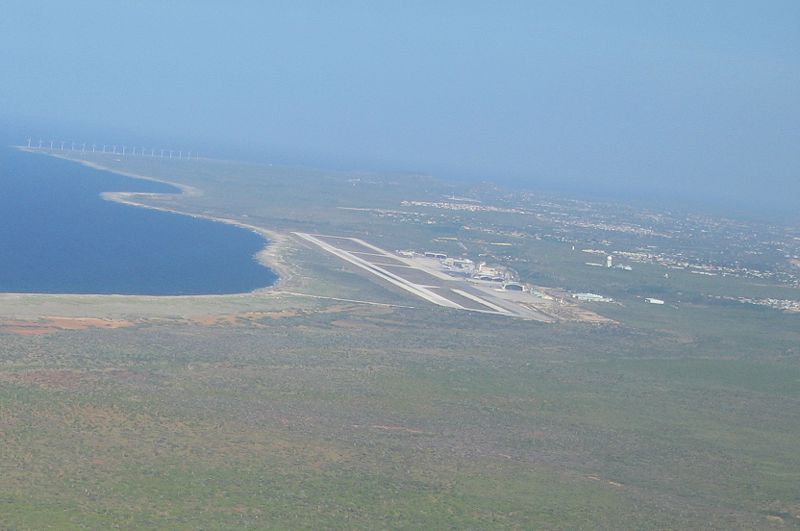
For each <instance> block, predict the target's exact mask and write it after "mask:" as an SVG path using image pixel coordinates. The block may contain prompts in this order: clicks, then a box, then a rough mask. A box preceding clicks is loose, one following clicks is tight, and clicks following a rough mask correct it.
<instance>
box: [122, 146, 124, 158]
mask: <svg viewBox="0 0 800 531" xmlns="http://www.w3.org/2000/svg"><path fill="white" fill-rule="evenodd" d="M122 156H123V157H124V156H125V146H122Z"/></svg>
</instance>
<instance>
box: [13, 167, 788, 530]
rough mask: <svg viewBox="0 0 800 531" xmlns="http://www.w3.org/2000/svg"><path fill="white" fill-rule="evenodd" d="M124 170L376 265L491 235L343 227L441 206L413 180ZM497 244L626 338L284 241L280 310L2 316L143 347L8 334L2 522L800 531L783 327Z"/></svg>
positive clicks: (155, 306)
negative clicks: (346, 241) (463, 299)
mask: <svg viewBox="0 0 800 531" xmlns="http://www.w3.org/2000/svg"><path fill="white" fill-rule="evenodd" d="M106 162H109V163H113V162H112V161H106ZM117 164H118V165H120V167H121V166H122V163H117ZM125 169H127V170H129V171H132V172H135V173H147V174H150V175H154V176H160V177H163V178H167V177H169V178H170V180H175V181H179V182H185V183H186V184H189V185H192V186H195V187H197V188H199V189H202V190H203V192H204V193H203V195H201V196H196V197H182V198H179V199H171V200H168V201H165V200H163V199H153V200H152V201H153V202H159V203H168V204H169V206H170V207H172V208H176V209H180V210H184V211H188V212H195V213H206V214H211V215H217V216H222V217H236V218H238V219H240V220H242V221H246V222H248V223H253V224H256V225H259V226H263V227H265V228H268V229H275V230H281V231H291V230H304V231H319V232H326V233H337V234H342V235H358V236H360V237H364V238H365V239H368V240H369V241H372V242H374V243H376V244H378V245H381V246H383V247H385V248H390V249H393V248H426V247H433V246H434V245H437V249H438V248H442V249H445V250H447V251H448V252H456V251H455V250H454V249H456V248H457V247H455V246H454V244H452V243H450V242H434V241H433V240H434V239H435V238H438V237H441V236H457V237H458V238H459V241H461V242H462V243H463V244H464V245H465V246H466V247H467V248H468V249H469V250H470V251H469V252H476V253H477V252H483V250H484V248H483V247H481V246H482V245H485V243H481V242H482V241H483V242H486V241H489V240H488V238H486V237H484V236H480V235H475V234H472V233H470V232H468V231H463V232H459V231H461V229H460V228H459V227H461V226H462V225H464V224H467V223H468V222H467V221H465V220H466V217H467V214H466V213H458V216H459V217H460V218H463V219H462V221H461V222H459V223H456V222H454V221H453V220H452V219H450V221H448V222H447V223H444V222H443V223H442V224H441V225H438V226H433V227H431V226H428V225H425V224H422V223H419V224H415V223H410V222H401V221H398V220H397V219H395V218H389V217H380V216H374V215H372V214H369V213H364V212H357V211H347V210H341V209H337V208H336V207H337V206H347V207H360V208H384V209H399V206H398V205H399V201H400V200H401V199H405V198H407V197H413V198H420V197H423V198H427V197H430V198H438V197H440V196H441V194H446V193H452V190H450V189H449V188H448V187H447V186H445V185H442V184H437V183H435V182H433V181H430V180H428V179H424V178H417V177H415V178H413V179H411V180H408V181H406V180H404V178H402V177H400V176H388V177H386V176H384V177H381V176H361V177H362V178H363V180H364V181H368V180H379V179H382V180H384V181H386V182H387V183H397V184H393V185H390V186H379V185H371V184H363V183H362V184H356V185H354V184H352V183H349V182H348V179H350V178H352V177H353V176H352V175H344V174H325V173H321V172H312V171H308V172H293V171H289V170H284V169H277V168H260V167H254V166H244V165H234V164H227V163H221V162H214V163H203V162H202V161H201V162H199V163H190V164H178V163H164V162H157V163H156V162H151V161H146V160H138V161H137V160H136V159H131V160H130V161H126V162H125ZM242 215H246V217H242ZM448 219H449V218H448ZM443 227H446V228H443ZM471 234H472V235H471ZM439 245H441V247H438V246H439ZM447 246H452V249H453V250H451V248H450V247H447ZM487 248H488V247H487ZM502 249H503V252H504V253H506V252H507V253H508V256H509V257H510V258H519V259H520V260H519V261H515V262H510V263H512V264H514V265H513V267H515V268H516V269H517V270H518V271H519V272H520V274H521V275H522V276H523V278H527V279H528V280H531V281H533V282H539V283H542V284H545V285H550V286H552V287H566V288H571V289H576V290H577V289H589V288H592V289H594V290H597V291H598V292H601V293H608V294H611V295H612V296H614V297H615V298H616V299H618V300H619V302H620V303H619V304H608V305H601V306H592V308H593V309H595V310H596V311H598V312H601V313H603V315H605V316H607V317H610V318H612V319H614V320H615V321H616V322H617V324H612V325H602V326H600V325H594V324H584V323H560V324H554V325H543V324H539V323H534V322H527V321H521V320H514V319H508V318H502V317H496V316H483V315H478V314H472V313H467V312H459V311H453V310H448V309H445V308H439V307H433V306H430V305H427V304H425V303H424V302H422V301H420V300H417V299H413V298H410V297H409V296H408V295H407V294H405V293H404V292H402V291H397V290H395V289H393V288H391V287H388V286H384V285H381V284H377V283H376V282H374V281H373V280H371V279H370V278H369V277H366V276H362V275H361V274H359V273H358V272H356V271H354V270H352V269H350V268H349V267H347V265H346V264H345V263H343V262H341V261H337V259H335V258H334V257H332V256H329V255H326V254H324V253H321V252H318V251H316V250H315V249H313V248H311V247H307V246H305V245H303V244H302V242H299V241H295V240H289V241H288V242H286V243H285V246H284V248H283V250H282V252H281V257H280V258H281V260H283V261H284V262H285V263H287V264H291V265H292V268H293V269H292V275H291V277H290V278H289V279H287V281H286V282H285V283H284V285H283V286H282V287H281V288H280V289H282V290H285V292H286V293H283V294H256V295H242V296H225V297H190V298H164V299H158V298H146V297H138V298H137V297H129V298H113V297H70V296H53V297H48V296H34V295H30V296H22V297H15V298H5V299H3V301H2V302H3V306H2V311H0V314H2V317H3V319H5V320H8V319H18V320H19V319H29V320H30V319H35V318H37V316H44V315H74V316H94V317H114V318H119V319H128V320H130V322H131V323H133V326H131V327H129V328H118V329H94V328H87V329H84V330H72V331H59V332H55V333H50V334H44V335H30V336H23V335H19V334H17V333H13V332H12V331H11V330H10V329H9V328H5V329H3V328H0V434H2V441H3V451H2V455H1V456H0V466H1V467H2V468H1V469H0V470H2V474H1V475H0V492H2V495H0V527H2V528H11V529H34V528H35V529H38V528H48V527H49V528H56V529H70V528H95V529H100V528H109V527H113V526H118V527H122V528H142V527H158V528H186V529H196V528H204V529H230V528H233V527H238V528H253V529H255V528H264V527H279V528H287V527H296V528H312V529H319V528H408V529H419V528H517V529H519V528H524V529H530V528H543V529H594V528H605V529H646V528H660V529H664V528H697V529H700V528H702V529H754V528H768V527H770V526H774V527H775V528H788V527H792V526H794V527H800V489H798V485H800V452H798V451H797V449H798V444H797V441H798V440H800V407H798V406H799V405H800V364H798V361H800V318H799V317H798V316H797V315H790V314H782V313H780V312H778V311H775V310H770V309H765V308H754V307H750V306H745V305H739V304H736V305H733V304H727V305H723V304H718V303H713V302H709V301H708V300H707V299H705V298H704V297H702V296H701V294H702V293H705V292H711V291H712V290H713V289H716V288H714V287H713V286H718V287H719V284H715V283H718V282H720V281H722V279H705V278H702V279H698V278H695V277H696V276H695V275H689V276H687V278H686V279H684V278H682V277H680V276H678V277H673V278H671V279H670V281H671V282H672V283H670V284H669V285H667V286H666V287H665V288H664V289H665V290H666V291H665V292H666V293H669V294H670V295H671V294H677V293H678V292H680V293H681V300H682V301H685V302H677V300H671V301H670V304H668V305H664V306H659V307H656V306H651V305H646V304H645V303H644V302H643V301H642V300H641V298H640V297H642V296H649V295H651V294H652V293H651V292H652V290H653V289H654V288H653V286H656V285H659V284H657V283H658V282H659V280H658V279H659V278H662V276H663V275H662V270H661V269H659V268H657V266H646V267H637V268H636V269H635V270H634V271H632V272H619V271H607V270H605V269H592V268H586V267H585V266H582V263H583V261H586V260H585V259H584V257H581V256H576V252H573V251H571V247H570V246H568V245H567V244H561V243H556V242H552V241H540V240H534V239H520V240H519V241H515V244H514V247H511V248H505V247H503V248H502ZM577 254H580V253H579V251H578V252H577ZM523 258H526V259H525V260H522V259H523ZM626 274H627V275H628V277H625V278H628V279H630V280H627V281H626V282H621V281H620V280H619V279H620V278H622V276H623V275H626ZM589 275H594V276H591V277H590V276H589ZM704 282H705V283H704ZM724 282H737V281H736V280H735V279H724ZM695 283H697V284H695ZM748 285H749V284H748V282H746V281H739V283H737V284H736V289H740V290H742V292H745V293H747V290H748V289H749V288H748ZM709 286H711V287H709ZM723 287H724V286H723ZM720 289H721V288H720ZM726 289H727V288H726ZM763 289H775V290H788V289H789V288H785V287H782V286H777V285H775V286H768V287H765V288H763ZM293 293H302V294H310V295H315V296H322V297H334V298H337V299H352V300H357V301H371V302H377V303H385V304H394V305H398V306H388V305H387V306H377V305H367V304H361V303H357V302H344V301H341V300H332V299H325V298H314V297H306V296H302V295H294V294H293ZM399 306H411V307H413V308H407V307H399ZM209 316H211V317H210V318H209ZM215 316H216V318H217V319H216V320H215Z"/></svg>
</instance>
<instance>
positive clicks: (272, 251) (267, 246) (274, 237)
mask: <svg viewBox="0 0 800 531" xmlns="http://www.w3.org/2000/svg"><path fill="white" fill-rule="evenodd" d="M15 147H16V148H17V149H19V150H20V151H26V152H28V153H39V154H43V155H49V156H51V157H55V158H59V159H63V160H67V161H69V162H74V163H77V164H82V165H83V166H86V167H89V168H92V169H95V170H100V171H107V172H110V173H115V174H117V175H122V176H124V177H130V178H132V179H141V180H145V181H151V182H157V183H162V184H167V185H170V186H174V187H175V188H177V189H178V190H180V192H179V193H153V192H103V193H101V194H100V196H101V197H102V198H103V199H105V200H107V201H114V202H116V203H120V204H124V205H130V206H135V207H140V208H147V209H150V210H158V211H161V212H170V213H172V214H179V215H181V216H189V217H193V218H198V219H207V220H210V221H214V222H217V223H224V224H226V225H233V226H236V227H239V228H242V229H247V230H250V231H251V232H254V233H256V234H258V235H259V236H261V238H262V239H263V240H264V242H265V243H264V247H263V248H262V249H261V250H260V251H258V252H257V253H256V254H255V259H256V261H257V262H258V263H259V264H261V265H262V266H264V267H266V268H268V269H270V270H272V271H273V272H275V274H276V275H277V279H276V280H275V282H274V283H273V284H272V285H271V286H264V287H261V288H256V289H254V290H252V291H246V292H241V293H223V294H213V293H209V294H199V295H125V294H102V293H101V294H91V293H76V294H67V293H57V294H50V293H10V292H6V293H2V294H0V295H60V296H63V295H71V296H81V295H85V296H87V297H132V298H137V297H146V298H152V297H158V298H189V297H203V298H207V297H231V296H237V295H239V296H243V295H266V294H270V293H278V292H280V291H281V288H282V287H284V285H285V284H286V282H287V280H288V279H289V278H291V276H292V275H291V270H290V268H289V267H288V265H287V264H286V263H285V262H284V261H283V259H282V257H281V253H280V251H282V250H283V249H285V248H286V247H287V246H288V243H289V237H288V236H287V235H285V234H281V233H279V232H275V231H272V230H269V229H266V228H264V227H259V226H257V225H253V224H250V223H246V222H243V221H239V220H236V219H232V218H222V217H216V216H209V215H204V214H194V213H190V212H182V211H180V210H176V209H173V208H165V207H159V206H154V205H148V204H145V203H142V202H139V201H136V200H135V199H136V198H138V197H150V198H176V197H181V196H192V197H197V196H199V195H202V194H203V192H202V190H200V189H198V188H195V187H193V186H189V185H186V184H183V183H178V182H173V181H167V180H164V179H159V178H156V177H151V176H148V175H140V174H136V173H131V172H126V171H122V170H116V169H113V168H109V167H107V166H103V165H102V164H99V163H96V162H92V161H88V160H80V159H74V158H70V157H67V156H64V155H59V154H56V153H48V152H42V151H38V150H36V149H28V148H27V147H24V146H15Z"/></svg>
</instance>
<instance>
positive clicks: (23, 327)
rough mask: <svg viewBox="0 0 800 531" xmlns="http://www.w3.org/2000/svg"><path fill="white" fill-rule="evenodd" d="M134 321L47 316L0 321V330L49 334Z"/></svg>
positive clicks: (110, 326) (109, 327) (123, 324)
mask: <svg viewBox="0 0 800 531" xmlns="http://www.w3.org/2000/svg"><path fill="white" fill-rule="evenodd" d="M130 326H134V323H133V322H131V321H127V320H124V319H101V318H99V317H56V316H47V317H41V318H40V319H37V320H31V321H26V320H9V321H2V322H0V332H7V333H10V334H17V335H21V336H35V335H42V334H51V333H53V332H58V331H61V330H86V329H87V328H105V329H114V328H127V327H130Z"/></svg>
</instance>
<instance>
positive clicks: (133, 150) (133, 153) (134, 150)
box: [131, 146, 136, 155]
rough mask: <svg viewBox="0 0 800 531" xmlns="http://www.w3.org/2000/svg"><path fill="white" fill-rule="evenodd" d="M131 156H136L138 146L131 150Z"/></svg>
mask: <svg viewBox="0 0 800 531" xmlns="http://www.w3.org/2000/svg"><path fill="white" fill-rule="evenodd" d="M131 155H136V146H133V147H132V148H131Z"/></svg>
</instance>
